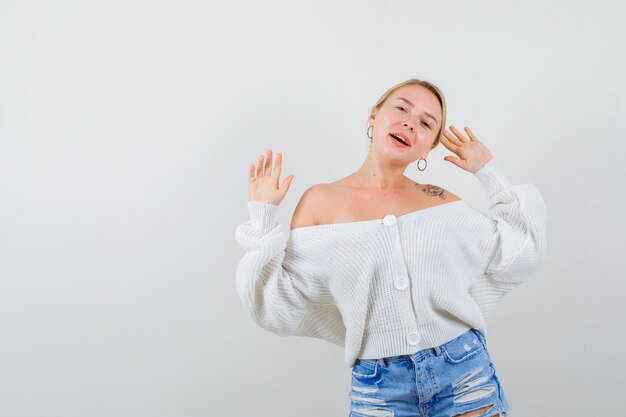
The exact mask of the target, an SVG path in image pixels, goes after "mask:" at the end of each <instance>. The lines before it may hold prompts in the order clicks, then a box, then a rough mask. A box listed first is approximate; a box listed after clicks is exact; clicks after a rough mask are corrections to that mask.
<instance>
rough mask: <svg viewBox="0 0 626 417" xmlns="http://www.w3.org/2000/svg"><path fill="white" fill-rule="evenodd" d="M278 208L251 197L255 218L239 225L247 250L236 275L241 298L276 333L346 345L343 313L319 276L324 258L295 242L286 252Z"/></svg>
mask: <svg viewBox="0 0 626 417" xmlns="http://www.w3.org/2000/svg"><path fill="white" fill-rule="evenodd" d="M277 210H278V206H277V205H275V204H270V203H265V202H256V201H248V211H249V214H250V220H248V221H246V222H244V223H242V224H240V225H239V226H237V228H236V231H235V238H236V240H237V242H238V243H239V244H240V245H241V247H242V248H243V249H244V250H245V253H244V255H243V257H242V258H241V260H240V261H239V263H238V265H237V273H236V278H237V285H236V286H237V292H238V294H239V297H240V299H241V302H242V303H243V306H244V308H245V309H246V311H247V312H248V314H249V315H250V317H252V319H253V320H254V321H255V322H256V323H257V324H258V325H259V326H261V327H262V328H264V329H266V330H268V331H270V332H272V333H275V334H278V335H281V336H308V337H319V338H322V339H326V340H328V341H330V342H332V343H334V344H337V345H340V346H343V343H344V340H343V338H344V336H345V328H344V327H343V322H342V320H341V316H340V314H339V312H338V310H337V308H336V306H335V305H334V301H333V298H332V296H331V294H330V292H329V290H328V287H327V285H326V283H325V282H324V280H322V279H321V278H320V277H318V274H317V275H316V271H315V268H316V265H320V261H321V259H319V258H318V257H315V256H314V255H313V254H312V253H309V254H303V253H300V252H299V251H298V250H295V249H293V248H292V247H291V246H290V248H289V249H290V250H286V246H287V243H288V238H287V236H286V234H285V233H284V232H283V229H282V225H281V224H279V223H278V222H277ZM302 255H304V256H302ZM310 255H313V256H310ZM286 257H287V258H286ZM322 265H323V264H322Z"/></svg>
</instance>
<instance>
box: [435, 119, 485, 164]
mask: <svg viewBox="0 0 626 417" xmlns="http://www.w3.org/2000/svg"><path fill="white" fill-rule="evenodd" d="M464 129H465V131H466V132H467V134H468V136H469V139H468V138H466V137H465V136H463V134H462V133H461V132H459V131H458V130H457V129H456V128H455V127H454V126H450V130H452V132H453V133H454V136H452V133H450V132H449V131H447V130H446V129H444V130H443V131H442V135H441V139H440V141H441V143H442V144H443V146H445V147H446V148H447V149H448V150H450V151H452V152H454V153H455V154H457V155H458V156H459V157H458V158H456V157H454V156H446V157H445V158H443V159H444V160H446V161H448V162H452V163H453V164H454V165H456V166H458V167H459V168H462V169H464V170H466V171H469V172H471V173H472V174H474V173H476V171H478V170H479V169H481V168H482V167H483V165H485V164H486V163H487V162H489V160H490V159H491V158H493V156H492V155H491V152H489V149H487V147H486V146H485V145H484V144H483V143H482V142H481V141H479V140H478V138H477V137H476V135H474V132H472V131H471V130H470V128H469V127H467V126H466V127H465V128H464Z"/></svg>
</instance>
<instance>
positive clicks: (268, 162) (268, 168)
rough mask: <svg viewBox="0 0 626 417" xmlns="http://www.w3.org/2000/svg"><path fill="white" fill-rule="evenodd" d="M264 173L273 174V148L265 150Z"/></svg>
mask: <svg viewBox="0 0 626 417" xmlns="http://www.w3.org/2000/svg"><path fill="white" fill-rule="evenodd" d="M263 175H272V150H271V149H268V150H267V152H265V165H264V166H263Z"/></svg>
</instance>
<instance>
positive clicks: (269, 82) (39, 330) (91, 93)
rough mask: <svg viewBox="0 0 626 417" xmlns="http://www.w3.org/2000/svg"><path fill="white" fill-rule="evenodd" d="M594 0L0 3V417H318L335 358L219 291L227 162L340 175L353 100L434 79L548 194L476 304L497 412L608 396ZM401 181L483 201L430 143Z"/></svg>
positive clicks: (602, 13)
mask: <svg viewBox="0 0 626 417" xmlns="http://www.w3.org/2000/svg"><path fill="white" fill-rule="evenodd" d="M623 16H624V6H623V4H622V3H621V2H617V1H613V2H610V1H606V0H603V1H594V2H572V1H552V2H543V1H542V2H539V1H525V2H516V3H513V2H508V1H507V2H503V1H501V2H495V1H493V2H490V1H457V2H446V1H442V2H436V1H431V2H416V1H385V0H383V1H381V0H376V1H358V2H357V1H344V2H340V1H332V2H329V1H327V2H324V1H315V2H293V1H291V2H289V1H285V2H276V1H265V2H254V1H247V2H219V3H218V2H213V1H190V0H177V1H169V2H168V1H151V2H148V1H145V2H140V1H98V2H95V1H55V2H48V1H39V2H36V1H0V417H23V416H47V417H53V416H59V417H60V416H63V417H79V416H80V417H83V416H94V417H96V416H117V417H125V416H129V417H130V416H133V417H136V416H150V417H161V416H172V417H174V416H176V417H184V416H217V415H219V416H251V415H255V416H295V415H298V416H321V415H324V416H342V415H347V414H348V409H349V397H348V394H349V390H350V369H349V368H347V367H346V364H345V363H344V356H343V351H342V350H341V349H340V348H338V347H337V346H334V345H331V344H329V343H327V342H324V341H321V340H317V339H311V338H304V337H290V338H289V337H279V336H276V335H273V334H271V333H269V332H266V331H264V330H263V329H261V328H260V327H257V326H256V325H255V324H254V323H253V322H252V321H251V320H250V319H249V317H247V316H246V314H245V311H244V309H243V307H242V306H241V304H240V301H239V298H238V296H237V293H236V290H235V268H236V265H237V262H238V261H239V259H240V257H241V256H242V254H243V252H242V250H241V249H240V248H239V246H238V245H237V244H236V242H235V240H234V230H235V227H236V226H237V225H238V224H240V223H242V222H244V221H246V220H247V218H248V213H247V209H246V201H247V199H248V180H247V175H248V167H249V165H250V164H251V163H256V158H257V156H258V155H259V154H262V153H264V152H265V150H266V149H268V148H271V149H272V150H273V151H274V152H282V153H283V156H284V164H283V173H284V175H283V177H281V181H282V180H283V179H284V177H285V176H286V175H289V174H294V175H295V178H294V180H293V183H292V185H291V188H290V190H289V193H288V194H287V197H286V198H285V200H284V201H283V203H282V204H281V208H280V220H281V223H283V224H284V226H285V228H288V226H289V222H290V219H291V215H292V213H293V209H294V208H295V205H296V203H297V202H298V200H299V198H300V196H301V195H302V192H303V191H304V190H306V189H307V188H308V187H310V186H311V185H313V184H315V183H321V182H330V181H334V180H336V179H338V178H340V177H343V176H345V175H348V174H350V173H352V172H354V171H355V170H356V169H358V167H359V166H360V164H361V163H362V161H363V159H364V157H365V155H366V153H367V150H368V144H369V141H368V139H367V137H366V136H365V128H366V126H367V125H366V119H367V116H368V113H369V110H370V108H371V106H372V105H373V104H374V103H375V102H376V100H377V99H378V98H379V97H380V95H382V93H383V92H384V91H385V90H387V89H388V88H389V87H391V86H392V85H395V84H397V83H399V82H402V81H404V80H406V79H408V78H423V79H426V80H429V81H431V82H433V83H435V84H436V85H438V86H439V87H440V88H441V89H442V90H443V92H444V94H445V96H446V99H447V102H448V106H449V115H448V116H449V117H448V125H450V124H452V125H455V126H456V127H459V128H462V127H463V126H466V125H467V126H470V127H471V128H472V129H473V131H474V132H475V133H476V134H477V136H478V137H479V138H480V139H481V140H482V141H483V142H484V143H485V144H486V145H487V147H488V148H489V149H490V151H491V152H492V154H493V155H494V157H495V158H497V159H498V161H499V165H500V166H501V167H502V169H503V171H504V172H505V173H506V174H507V176H508V178H509V179H510V180H511V181H512V182H513V183H515V184H521V183H526V182H531V183H533V184H535V185H536V186H537V188H538V189H539V190H540V192H541V193H542V195H543V196H544V199H545V201H546V204H547V206H548V215H549V219H548V242H549V247H548V258H547V260H546V262H545V263H544V264H543V266H542V267H541V268H540V269H539V270H538V271H537V272H536V273H535V274H534V275H533V276H532V278H531V279H530V280H529V281H528V282H526V283H525V284H523V285H521V286H520V287H518V288H517V289H516V290H515V291H513V292H512V293H510V294H509V295H507V296H506V297H505V298H504V299H503V300H502V301H500V303H499V304H498V306H497V307H496V309H495V311H494V312H493V313H492V314H491V316H490V317H489V319H488V326H489V343H490V349H491V353H492V356H493V359H494V363H495V364H496V368H497V370H498V374H499V375H500V379H501V382H502V383H503V386H504V389H505V392H506V394H507V396H508V398H509V401H510V402H511V405H512V406H513V408H514V413H515V415H517V416H518V417H525V416H533V417H543V416H554V415H567V416H581V417H582V416H588V415H598V416H599V415H609V414H613V415H617V414H619V413H621V412H622V410H623V405H622V403H621V401H620V398H622V391H623V386H624V384H623V381H624V377H623V370H624V369H625V367H626V359H625V358H626V356H625V355H624V354H623V346H624V342H625V340H624V330H625V327H624V317H626V315H625V313H626V311H625V307H624V306H623V296H624V293H625V291H626V285H625V283H624V278H625V275H626V274H625V272H624V270H625V268H624V267H625V260H624V258H625V257H624V255H623V251H624V248H625V246H626V245H625V243H626V242H625V240H626V238H625V236H626V233H625V230H624V229H625V227H624V212H625V210H624V209H625V207H624V197H623V194H624V185H625V184H624V180H623V178H624V173H623V163H624V157H625V156H626V153H625V152H624V151H625V148H626V146H625V144H624V143H625V140H626V138H625V135H624V128H625V127H626V126H625V124H626V119H625V117H624V116H625V111H624V110H625V108H624V100H625V98H626V83H625V81H624V74H625V73H626V68H625V59H624V54H623V39H625V38H626V30H625V29H624V25H623ZM446 155H451V153H450V152H449V151H448V150H447V149H445V148H444V147H443V145H440V146H439V147H438V148H437V149H436V150H435V151H433V152H431V153H430V155H429V158H428V162H429V163H428V168H427V170H426V171H424V172H419V171H417V169H416V167H415V165H414V164H413V165H411V166H409V167H408V169H407V175H408V176H410V177H411V178H414V179H416V180H417V181H419V182H427V183H431V184H436V185H439V186H442V187H444V188H447V189H449V190H450V191H451V192H453V193H455V194H457V195H459V196H460V197H461V198H464V199H466V200H468V201H469V202H471V203H473V204H474V205H475V206H477V207H484V206H483V204H484V200H485V193H484V190H483V189H482V187H481V186H480V184H479V183H478V181H476V180H475V178H473V177H472V175H471V174H469V173H468V172H465V171H463V170H461V169H460V168H458V167H456V166H455V165H454V164H452V163H449V162H446V161H443V157H444V156H446Z"/></svg>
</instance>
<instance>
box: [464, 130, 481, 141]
mask: <svg viewBox="0 0 626 417" xmlns="http://www.w3.org/2000/svg"><path fill="white" fill-rule="evenodd" d="M465 131H466V132H467V134H468V135H469V137H470V140H471V141H475V142H480V141H479V140H478V138H477V137H476V135H475V134H474V132H472V130H471V129H470V128H469V127H467V126H465Z"/></svg>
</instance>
